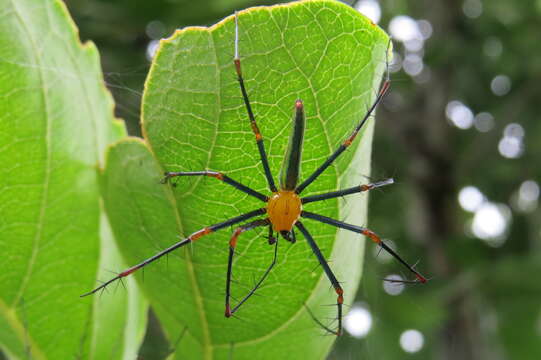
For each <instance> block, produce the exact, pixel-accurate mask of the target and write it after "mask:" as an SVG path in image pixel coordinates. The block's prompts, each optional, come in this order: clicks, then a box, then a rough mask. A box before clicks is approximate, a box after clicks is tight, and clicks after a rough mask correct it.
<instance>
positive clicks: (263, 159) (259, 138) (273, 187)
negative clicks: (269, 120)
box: [233, 12, 277, 192]
mask: <svg viewBox="0 0 541 360" xmlns="http://www.w3.org/2000/svg"><path fill="white" fill-rule="evenodd" d="M233 62H234V63H235V70H236V71H237V80H238V82H239V85H240V91H241V92H242V99H243V100H244V105H245V106H246V111H247V112H248V118H249V119H250V126H251V127H252V131H253V133H254V135H255V140H256V143H257V149H258V150H259V156H260V157H261V163H262V164H263V170H264V171H265V177H266V178H267V183H268V185H269V189H270V191H272V192H276V191H277V189H276V185H275V184H274V178H273V177H272V173H271V171H270V167H269V160H268V158H267V153H266V152H265V144H264V143H263V136H262V135H261V132H260V131H259V127H258V126H257V123H256V121H255V116H254V113H253V111H252V106H251V105H250V99H249V98H248V93H247V92H246V87H245V86H244V79H243V77H242V71H241V66H240V57H239V21H238V16H237V13H236V12H235V59H234V60H233Z"/></svg>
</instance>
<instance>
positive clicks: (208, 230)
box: [81, 208, 267, 297]
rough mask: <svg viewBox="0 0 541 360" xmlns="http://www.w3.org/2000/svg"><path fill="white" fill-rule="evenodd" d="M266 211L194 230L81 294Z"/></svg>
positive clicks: (262, 209)
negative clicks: (203, 237)
mask: <svg viewBox="0 0 541 360" xmlns="http://www.w3.org/2000/svg"><path fill="white" fill-rule="evenodd" d="M266 211H267V210H266V209H265V208H261V209H257V210H254V211H250V212H248V213H245V214H242V215H239V216H236V217H234V218H231V219H228V220H226V221H223V222H221V223H217V224H214V225H211V226H208V227H206V228H203V229H201V230H198V231H196V232H194V233H193V234H191V235H190V236H188V237H187V238H186V239H183V240H181V241H179V242H177V243H175V244H173V245H171V246H170V247H168V248H167V249H164V250H162V251H160V252H159V253H157V254H156V255H154V256H152V257H150V258H148V259H146V260H144V261H143V262H141V263H139V264H137V265H135V266H132V267H130V268H129V269H126V270H124V271H122V272H121V273H120V274H118V275H117V276H115V277H114V278H112V279H111V280H109V281H107V282H105V283H103V284H101V285H100V286H98V287H97V288H95V289H94V290H92V291H89V292H87V293H84V294H83V295H81V297H84V296H87V295H91V294H94V293H95V292H97V291H99V290H101V289H104V288H105V287H107V286H108V285H109V284H111V283H112V282H114V281H116V280H120V279H122V278H123V277H126V276H128V275H130V274H131V273H133V272H135V271H137V270H139V269H141V268H142V267H145V266H146V265H148V264H150V263H151V262H153V261H155V260H158V259H159V258H161V257H162V256H164V255H166V254H169V253H170V252H172V251H173V250H176V249H178V248H180V247H182V246H185V245H188V244H189V243H192V242H194V241H196V240H198V239H199V238H201V237H202V236H205V235H208V234H210V233H213V232H215V231H218V230H220V229H223V228H226V227H228V226H231V225H234V224H238V223H240V222H242V221H245V220H248V219H250V218H253V217H255V216H258V215H263V214H264V213H265V212H266Z"/></svg>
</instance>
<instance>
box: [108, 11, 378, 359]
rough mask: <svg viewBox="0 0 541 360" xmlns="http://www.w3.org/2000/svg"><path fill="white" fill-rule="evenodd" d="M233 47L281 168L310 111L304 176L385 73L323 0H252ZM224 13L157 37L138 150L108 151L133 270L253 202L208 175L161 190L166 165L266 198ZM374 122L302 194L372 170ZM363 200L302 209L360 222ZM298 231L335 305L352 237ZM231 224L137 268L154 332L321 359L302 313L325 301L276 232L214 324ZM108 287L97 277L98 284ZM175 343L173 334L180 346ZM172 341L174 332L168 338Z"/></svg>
mask: <svg viewBox="0 0 541 360" xmlns="http://www.w3.org/2000/svg"><path fill="white" fill-rule="evenodd" d="M239 30H240V44H239V45H240V56H241V59H242V64H243V74H244V77H245V80H246V86H247V89H248V92H249V94H250V98H251V100H252V106H253V108H254V112H255V114H256V117H257V119H258V124H259V126H260V129H261V132H262V134H263V136H264V138H265V145H266V148H267V151H268V153H269V159H270V167H271V170H272V171H273V174H274V175H275V176H277V174H278V170H279V168H280V162H281V159H282V158H283V154H284V151H285V148H286V143H287V139H288V137H289V130H290V125H291V118H292V115H293V108H294V102H295V99H297V98H301V99H303V101H304V104H305V108H306V117H307V123H306V137H305V145H304V154H303V164H302V174H303V175H304V177H306V176H307V175H308V174H310V173H311V172H312V171H313V170H315V168H316V167H317V166H318V165H319V164H321V163H322V162H323V161H324V160H325V159H326V158H327V156H329V155H330V153H331V152H332V151H333V150H334V149H336V148H337V147H338V145H339V144H340V143H341V142H343V141H344V140H345V138H346V137H347V135H349V133H350V132H351V131H352V129H353V127H354V125H355V124H357V123H358V121H359V120H360V119H361V118H362V117H363V116H364V115H365V114H366V111H367V108H368V107H369V106H370V104H371V103H372V101H373V100H374V98H375V94H376V93H377V89H378V87H379V83H380V80H381V75H382V73H383V71H384V69H385V59H386V50H387V47H388V38H387V36H386V35H385V33H384V32H383V31H381V29H379V28H377V27H376V26H375V25H373V24H372V23H371V22H370V21H369V20H367V19H366V18H364V17H363V16H361V15H360V14H358V13H357V12H356V11H354V10H353V9H351V8H349V7H347V6H345V5H343V4H341V3H338V2H334V1H310V2H300V3H292V4H288V5H285V6H284V5H280V6H274V7H267V8H265V7H260V8H254V9H249V10H246V11H243V12H241V13H240V15H239ZM233 54H234V22H233V18H232V17H229V18H227V19H225V20H224V21H222V22H221V23H219V24H217V25H215V26H213V27H211V28H208V29H207V28H187V29H184V30H180V31H177V32H176V33H175V34H174V35H173V36H172V37H171V38H169V39H167V40H162V41H161V45H160V48H159V50H158V53H157V55H156V58H155V60H154V62H153V65H152V69H151V72H150V75H149V77H148V79H147V82H146V89H145V94H144V99H143V113H144V115H143V130H144V133H145V136H146V139H147V141H148V143H149V144H150V149H151V151H149V149H148V148H147V146H146V145H145V144H144V143H142V142H139V141H136V140H130V141H124V142H121V143H119V144H117V145H116V146H115V147H113V148H112V150H111V152H110V154H109V157H108V162H107V169H106V172H105V174H104V179H105V185H104V186H105V188H106V189H107V190H106V195H105V202H106V208H107V212H108V214H109V217H110V219H111V225H112V228H113V232H114V234H115V236H116V238H117V239H118V241H119V247H120V250H121V252H122V254H123V255H124V257H125V259H126V261H127V262H128V263H130V264H131V265H133V264H136V263H139V262H141V261H142V260H144V259H146V258H148V257H150V256H152V255H154V254H155V253H157V252H158V251H160V250H162V249H164V248H166V247H168V246H170V245H172V244H173V243H174V242H176V241H178V238H177V237H178V236H181V237H182V236H187V235H189V234H190V233H192V232H194V231H197V230H199V229H201V228H203V227H205V226H207V225H210V224H213V223H217V222H221V221H223V220H225V219H227V218H230V217H233V216H236V215H239V214H241V213H243V212H247V211H250V210H253V209H256V208H259V207H262V206H263V205H264V204H263V203H261V202H259V201H258V200H256V199H254V198H251V197H248V196H247V195H244V194H243V193H239V192H238V191H235V190H234V189H233V188H231V187H229V186H228V185H226V184H225V183H222V182H219V181H216V180H215V179H212V178H182V179H181V180H180V181H178V184H177V186H176V187H175V188H170V187H169V186H167V185H159V184H158V183H159V180H160V176H161V175H160V174H161V173H162V172H163V171H164V170H167V171H179V170H182V171H195V170H203V169H211V170H219V171H223V172H225V173H227V174H228V175H229V176H231V177H233V178H234V179H236V180H238V181H241V182H243V183H245V184H246V185H249V186H251V187H253V188H255V189H256V190H258V191H261V192H265V193H267V194H268V190H267V186H266V185H265V180H264V176H263V171H262V167H261V164H260V160H259V155H258V153H257V148H256V144H255V140H254V136H253V134H252V133H251V130H250V125H249V121H248V117H247V114H246V110H245V108H244V104H243V102H242V98H241V96H240V89H239V86H238V83H237V81H236V76H235V70H234V67H233ZM372 126H373V124H372V121H370V122H369V123H368V126H366V127H365V128H364V130H363V132H362V134H361V136H360V137H359V138H358V139H357V140H356V143H355V144H354V146H352V147H351V148H350V150H349V151H347V152H346V153H344V155H343V156H342V157H341V158H340V159H339V160H338V161H337V162H336V163H335V165H333V166H332V167H331V168H330V169H328V170H327V171H326V172H325V173H324V174H323V175H321V176H320V177H319V178H318V180H317V181H316V183H314V184H313V185H312V186H310V187H309V189H308V190H307V191H306V192H305V193H306V194H309V193H318V192H323V191H331V190H336V189H339V188H344V187H348V186H354V185H357V184H359V183H361V182H364V181H366V179H365V178H363V177H362V176H363V175H365V176H368V175H369V172H370V171H369V164H370V143H371V137H372V136H371V134H372ZM366 205H367V196H366V194H364V195H356V196H352V197H350V198H348V201H342V200H340V201H337V200H329V201H326V202H323V203H317V204H316V203H313V204H310V205H307V206H306V209H307V210H310V211H314V212H317V213H321V214H324V215H327V216H332V217H333V218H337V219H341V220H345V221H347V222H350V223H355V224H364V223H365V222H366ZM304 223H305V224H306V227H307V228H308V229H309V230H310V231H311V232H312V233H313V235H314V237H315V240H316V241H317V243H318V244H319V246H320V247H321V249H322V251H323V253H324V254H325V256H326V257H327V258H328V259H330V260H331V267H332V268H333V270H334V271H335V273H336V275H337V278H338V279H339V280H340V281H342V282H343V286H344V290H345V295H346V296H345V297H346V303H350V302H351V300H352V299H353V296H354V294H355V291H356V289H357V285H358V282H359V278H360V274H361V266H362V256H363V249H364V239H363V238H362V237H360V236H356V235H354V234H350V233H347V232H345V231H337V230H336V229H335V228H332V227H330V226H325V225H322V224H319V223H316V222H314V221H310V220H305V221H304ZM265 235H266V231H252V232H248V233H245V234H243V235H242V237H241V238H240V240H239V245H238V247H237V254H238V256H237V257H236V258H235V262H234V269H233V276H234V278H235V279H236V281H235V283H234V284H233V289H232V292H233V296H234V297H235V298H236V299H239V298H242V296H243V295H244V294H246V293H247V291H248V290H249V289H250V286H251V285H252V284H253V282H254V279H258V278H259V277H260V276H261V275H262V274H263V272H264V271H265V269H266V268H267V266H268V265H269V264H270V262H271V259H272V252H273V248H272V247H271V246H269V245H268V244H267V240H266V238H265ZM230 236H231V231H229V230H223V231H220V232H218V233H215V234H211V235H208V236H205V237H203V238H201V239H200V240H198V241H197V242H196V243H195V244H193V246H191V247H189V248H186V249H183V250H179V251H177V252H175V253H173V254H172V255H171V256H170V257H169V259H168V260H167V261H166V260H165V259H164V260H163V261H161V262H158V263H154V264H152V265H150V266H149V267H147V268H146V270H145V274H144V281H142V280H143V277H142V274H139V273H141V271H139V272H138V273H137V274H138V275H136V277H137V278H138V280H139V285H140V286H141V287H142V289H143V291H144V292H145V294H146V296H147V297H148V299H149V300H150V303H151V305H152V306H153V308H154V310H155V311H156V313H157V315H158V317H159V319H160V320H161V322H162V325H163V326H164V329H165V332H166V334H167V336H168V337H169V340H170V342H171V344H172V346H174V347H175V350H176V353H175V355H176V358H179V359H180V358H182V359H210V358H228V356H229V355H230V354H231V353H233V356H234V358H235V359H246V358H258V359H275V358H280V357H284V356H285V355H287V357H288V358H323V357H324V356H325V354H326V352H327V351H328V349H329V347H330V345H331V344H332V342H333V340H334V337H332V336H320V335H322V333H323V331H322V330H321V329H320V328H319V327H318V326H317V325H316V324H315V323H314V322H313V321H312V319H311V318H310V317H309V316H308V314H307V312H306V310H305V308H304V306H303V304H305V303H306V304H308V306H309V307H310V308H311V309H312V310H313V311H314V312H315V313H316V314H317V316H318V318H319V319H321V320H322V321H324V322H326V323H328V322H329V321H327V320H325V319H327V318H330V319H332V318H335V317H336V308H335V307H334V306H321V305H322V304H333V303H335V302H336V294H335V293H334V291H332V289H331V287H330V283H329V282H328V280H327V278H326V277H325V275H324V274H323V273H322V270H321V268H320V267H319V266H318V262H317V260H316V258H315V257H314V256H313V254H312V253H311V251H310V249H309V247H308V246H307V244H306V242H305V241H304V239H303V238H302V237H301V235H300V234H298V241H297V243H296V244H290V243H286V242H285V241H279V250H278V261H277V265H276V267H275V268H274V269H273V270H272V272H271V274H270V276H269V278H268V279H267V281H266V282H265V286H264V287H263V288H262V289H261V290H260V291H258V295H259V296H254V297H252V298H251V299H250V300H248V302H247V303H246V304H245V305H243V306H242V308H241V309H240V310H239V311H238V313H237V314H238V317H239V319H237V318H230V319H226V318H225V317H224V292H225V275H226V269H227V254H228V240H229V238H230ZM104 280H105V279H104ZM179 338H180V340H179ZM177 340H179V341H178V342H177Z"/></svg>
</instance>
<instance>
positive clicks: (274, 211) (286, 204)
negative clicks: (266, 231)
mask: <svg viewBox="0 0 541 360" xmlns="http://www.w3.org/2000/svg"><path fill="white" fill-rule="evenodd" d="M301 211H302V204H301V199H300V198H299V195H297V194H296V193H295V192H294V191H286V190H280V191H278V192H276V193H274V195H272V197H271V198H270V199H269V203H268V205H267V213H268V214H269V219H270V221H271V224H272V228H273V229H274V231H291V229H292V228H293V225H295V222H297V219H298V218H299V217H300V216H301Z"/></svg>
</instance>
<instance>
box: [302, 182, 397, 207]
mask: <svg viewBox="0 0 541 360" xmlns="http://www.w3.org/2000/svg"><path fill="white" fill-rule="evenodd" d="M393 183H394V180H393V179H385V180H382V181H377V182H374V183H370V184H363V185H358V186H354V187H350V188H348V189H343V190H338V191H331V192H328V193H324V194H318V195H312V196H306V197H303V198H302V199H301V201H302V203H303V204H308V203H311V202H315V201H322V200H328V199H333V198H336V197H340V196H345V195H350V194H356V193H360V192H363V191H368V190H372V189H375V188H379V187H382V186H385V185H391V184H393Z"/></svg>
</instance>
